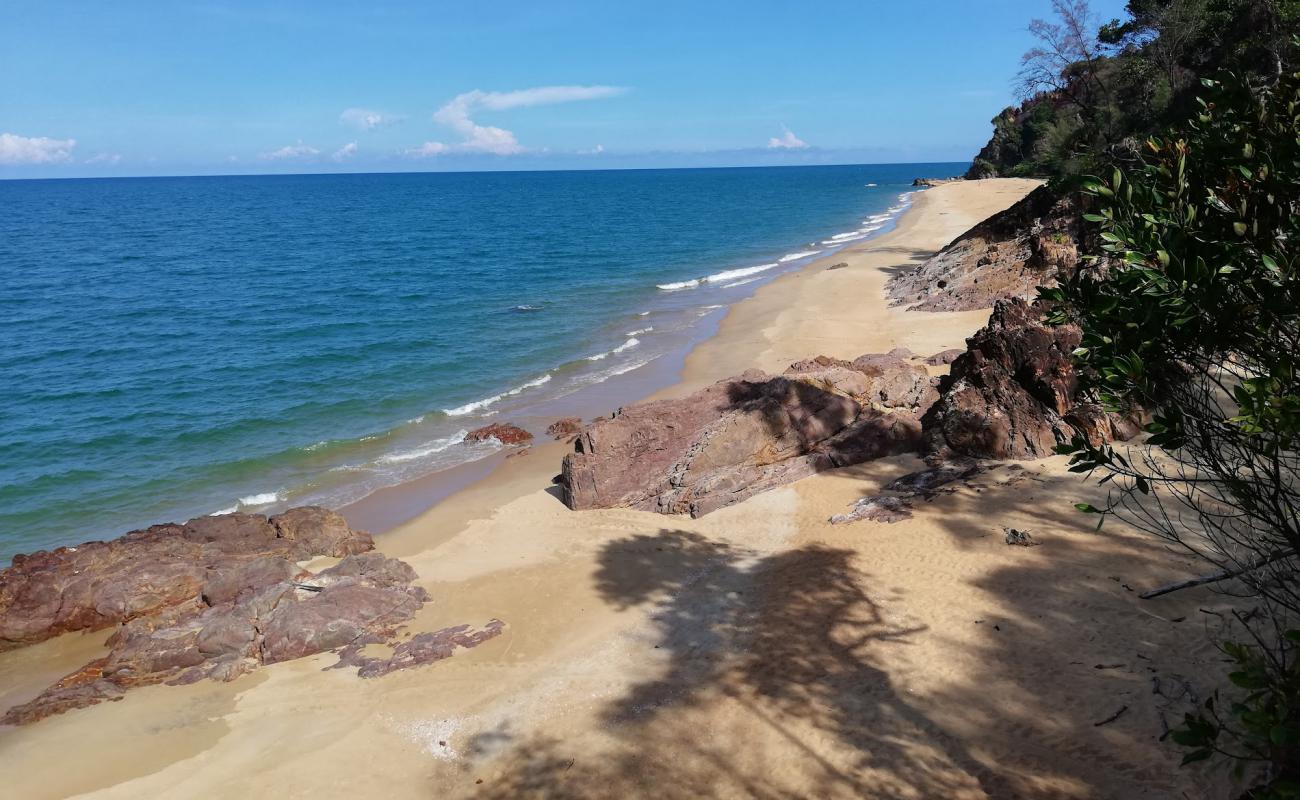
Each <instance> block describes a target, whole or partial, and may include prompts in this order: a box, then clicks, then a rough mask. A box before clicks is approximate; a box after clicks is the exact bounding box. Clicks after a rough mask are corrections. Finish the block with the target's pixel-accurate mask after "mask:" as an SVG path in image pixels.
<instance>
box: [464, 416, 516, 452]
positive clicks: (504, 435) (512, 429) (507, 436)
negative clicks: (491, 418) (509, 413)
mask: <svg viewBox="0 0 1300 800" xmlns="http://www.w3.org/2000/svg"><path fill="white" fill-rule="evenodd" d="M488 439H496V440H497V441H498V442H500V443H501V444H504V445H507V446H510V445H517V444H528V443H529V442H531V441H532V440H533V435H532V434H531V433H529V432H528V431H526V430H524V429H523V428H521V427H519V426H518V425H511V424H510V423H508V422H494V423H492V424H491V425H484V426H483V427H481V428H475V429H474V430H472V431H470V432H469V433H467V434H465V441H467V442H484V441H487V440H488Z"/></svg>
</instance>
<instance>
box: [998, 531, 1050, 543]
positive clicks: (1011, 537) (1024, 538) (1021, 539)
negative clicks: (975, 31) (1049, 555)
mask: <svg viewBox="0 0 1300 800" xmlns="http://www.w3.org/2000/svg"><path fill="white" fill-rule="evenodd" d="M1002 531H1003V532H1004V533H1005V534H1006V540H1007V544H1013V545H1016V546H1017V547H1037V546H1038V545H1040V544H1042V542H1036V541H1034V537H1033V536H1031V535H1030V534H1029V531H1022V530H1017V529H1016V528H1003V529H1002Z"/></svg>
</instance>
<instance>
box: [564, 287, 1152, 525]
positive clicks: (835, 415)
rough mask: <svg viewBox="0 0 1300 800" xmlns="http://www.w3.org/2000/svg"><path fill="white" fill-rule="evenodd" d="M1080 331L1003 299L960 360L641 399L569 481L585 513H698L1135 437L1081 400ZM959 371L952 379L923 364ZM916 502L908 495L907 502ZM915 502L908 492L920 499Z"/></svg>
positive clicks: (885, 365) (865, 359) (877, 515)
mask: <svg viewBox="0 0 1300 800" xmlns="http://www.w3.org/2000/svg"><path fill="white" fill-rule="evenodd" d="M1079 338H1080V333H1079V330H1078V329H1077V328H1074V327H1071V326H1060V327H1053V326H1049V325H1047V324H1045V323H1044V322H1043V321H1042V310H1041V309H1040V308H1039V307H1038V306H1032V305H1030V304H1028V303H1026V302H1024V301H1023V300H1001V301H998V303H997V306H996V307H995V309H994V311H993V315H992V317H991V318H990V320H989V323H988V325H987V326H985V327H984V328H982V329H981V330H980V331H979V332H977V333H976V334H975V335H974V336H972V337H971V338H970V339H968V340H967V347H966V349H965V350H961V351H953V350H949V351H944V352H943V353H938V354H936V355H934V356H931V357H930V358H927V359H923V360H922V359H918V358H917V357H915V356H913V355H912V354H911V353H910V352H908V351H906V350H895V351H892V352H890V353H886V354H872V355H865V356H861V357H859V358H857V359H855V360H854V361H851V362H850V361H843V360H839V359H833V358H827V357H825V356H818V357H817V358H813V359H808V360H805V361H799V362H797V363H795V364H792V365H791V366H790V368H789V369H787V370H786V371H785V373H784V374H782V375H779V376H772V375H767V374H765V373H762V372H759V371H756V370H755V371H750V372H746V373H745V374H743V375H741V376H739V377H736V378H731V379H728V380H725V381H720V382H718V383H716V384H714V385H712V386H710V387H708V388H705V389H702V390H700V391H698V392H695V393H694V394H691V395H689V396H687V397H684V398H681V399H676V400H659V401H654V402H649V403H639V404H636V405H633V406H628V407H626V408H623V409H620V410H619V412H618V413H617V414H615V415H614V416H613V417H610V418H607V419H598V420H596V421H594V422H593V423H592V424H591V425H589V426H588V427H587V428H585V429H584V430H583V431H582V432H581V433H580V434H579V435H578V438H577V439H576V440H575V441H574V452H572V453H570V454H568V455H566V456H565V458H564V465H563V470H562V472H561V474H560V476H559V479H558V481H557V482H558V483H559V484H560V486H561V488H562V490H563V492H564V501H565V503H566V504H567V505H568V506H569V507H570V508H573V509H587V508H619V507H626V508H636V509H641V510H645V511H656V512H659V513H663V514H690V515H691V516H694V517H698V516H701V515H703V514H707V513H709V512H710V511H714V510H716V509H718V508H722V507H723V506H727V505H731V504H732V503H736V502H739V501H741V500H743V499H745V498H747V497H750V496H752V495H754V494H757V493H759V492H762V491H765V490H767V489H771V488H775V487H777V486H781V485H784V484H787V483H790V482H792V481H795V480H798V479H800V478H803V477H806V476H808V475H811V474H813V473H816V472H820V471H822V470H826V469H830V468H833V467H843V466H847V465H850V464H857V463H861V462H863V461H869V460H871V459H875V458H880V457H882V456H887V455H894V454H896V453H902V452H911V451H920V452H922V453H923V454H925V455H926V457H927V459H928V460H930V461H931V462H932V463H934V464H937V465H940V466H939V469H940V471H939V472H936V473H934V474H933V475H930V476H928V477H924V478H920V479H918V480H921V483H920V484H918V486H920V488H919V489H918V488H916V487H912V488H913V489H915V491H912V490H909V491H910V492H911V494H916V493H918V492H919V493H926V492H929V491H931V487H930V485H929V483H927V481H930V482H932V481H933V480H934V479H935V478H936V476H951V475H958V476H960V475H965V474H967V473H966V470H967V469H968V468H969V463H968V462H969V460H970V459H993V460H1001V459H1034V458H1043V457H1046V456H1049V455H1052V454H1053V448H1054V447H1055V446H1056V445H1058V444H1060V443H1062V442H1067V441H1069V440H1070V439H1071V438H1072V437H1073V436H1074V435H1075V434H1076V433H1082V434H1083V435H1085V436H1087V437H1088V438H1089V439H1090V440H1091V441H1094V442H1098V443H1100V442H1104V441H1110V440H1112V439H1127V438H1130V437H1132V436H1134V435H1135V434H1136V433H1137V432H1138V430H1139V428H1138V424H1137V422H1136V421H1134V420H1129V419H1125V418H1122V417H1119V416H1117V415H1114V414H1109V413H1106V412H1104V411H1103V410H1102V409H1101V408H1100V407H1099V406H1097V405H1096V404H1093V403H1089V402H1086V401H1084V400H1083V399H1081V398H1080V397H1079V396H1078V376H1077V374H1076V373H1075V370H1074V366H1073V363H1072V362H1071V359H1070V354H1071V352H1072V351H1073V350H1074V348H1075V347H1077V346H1078V344H1079ZM947 363H951V371H950V374H949V375H948V376H945V377H943V378H933V379H932V378H930V377H929V373H928V372H927V370H926V368H925V366H924V364H930V365H940V364H947ZM905 494H906V493H905ZM908 496H910V495H908ZM873 499H874V501H875V502H874V503H867V504H866V505H863V506H861V507H859V508H857V509H856V510H855V511H854V512H853V514H852V515H846V516H845V517H844V518H842V519H837V520H836V521H851V520H852V519H876V520H882V521H897V520H899V519H904V518H906V516H907V515H908V513H909V512H908V510H907V508H908V507H907V505H906V504H905V503H902V502H900V501H899V500H897V499H895V498H893V497H892V496H888V495H886V496H881V497H878V498H868V500H873Z"/></svg>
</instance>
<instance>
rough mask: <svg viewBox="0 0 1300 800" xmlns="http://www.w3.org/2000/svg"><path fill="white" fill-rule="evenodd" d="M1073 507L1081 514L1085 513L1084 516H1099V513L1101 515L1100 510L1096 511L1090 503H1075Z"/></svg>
mask: <svg viewBox="0 0 1300 800" xmlns="http://www.w3.org/2000/svg"><path fill="white" fill-rule="evenodd" d="M1074 507H1075V508H1077V509H1079V510H1080V511H1082V512H1083V513H1085V514H1100V513H1101V510H1100V509H1098V508H1097V507H1096V506H1094V505H1093V504H1092V503H1075V504H1074Z"/></svg>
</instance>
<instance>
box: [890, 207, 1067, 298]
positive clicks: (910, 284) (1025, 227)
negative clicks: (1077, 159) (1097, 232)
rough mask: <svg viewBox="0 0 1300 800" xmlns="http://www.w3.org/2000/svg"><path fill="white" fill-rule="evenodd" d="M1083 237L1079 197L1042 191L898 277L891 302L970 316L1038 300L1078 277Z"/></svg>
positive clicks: (891, 294)
mask: <svg viewBox="0 0 1300 800" xmlns="http://www.w3.org/2000/svg"><path fill="white" fill-rule="evenodd" d="M1085 235H1086V229H1085V227H1084V225H1083V217H1082V210H1081V208H1080V201H1079V199H1078V198H1077V196H1075V195H1064V196H1061V195H1057V194H1056V193H1054V192H1052V191H1051V190H1050V189H1048V188H1047V187H1046V186H1043V187H1039V188H1038V189H1035V190H1034V191H1033V192H1031V193H1030V194H1029V195H1028V196H1027V197H1025V198H1024V199H1023V200H1021V201H1020V202H1019V203H1016V204H1015V205H1014V206H1012V207H1011V208H1009V209H1007V210H1006V211H1003V212H1002V213H1000V214H996V215H994V216H992V217H990V218H989V219H987V220H985V221H984V222H981V223H980V224H979V225H976V226H975V227H974V228H971V229H970V230H969V231H967V232H966V233H964V234H962V235H961V236H960V237H958V238H957V239H956V240H954V241H953V242H952V243H951V244H949V245H948V246H947V247H945V248H944V249H943V250H941V251H940V252H939V253H938V254H937V255H935V256H934V257H933V258H931V259H930V260H928V261H926V262H925V263H924V264H921V265H920V266H919V267H917V268H916V269H914V270H912V271H911V272H908V273H905V274H902V275H898V276H896V277H895V278H893V279H892V280H891V281H890V283H889V289H888V291H889V297H890V301H891V302H892V303H893V304H894V305H907V306H910V307H911V309H912V310H914V311H970V310H972V309H977V308H991V307H992V306H993V304H994V303H995V302H996V301H998V300H1001V299H1010V298H1015V297H1018V298H1022V299H1026V300H1028V299H1032V298H1033V297H1035V296H1036V295H1037V289H1038V287H1039V286H1043V285H1049V284H1051V283H1053V282H1055V281H1056V280H1057V278H1058V277H1059V276H1062V275H1069V274H1072V273H1073V271H1074V269H1075V267H1076V266H1077V265H1078V261H1079V248H1080V246H1081V245H1082V244H1084V242H1083V238H1084V236H1085Z"/></svg>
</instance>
